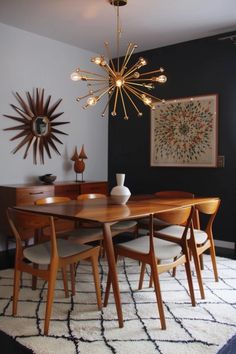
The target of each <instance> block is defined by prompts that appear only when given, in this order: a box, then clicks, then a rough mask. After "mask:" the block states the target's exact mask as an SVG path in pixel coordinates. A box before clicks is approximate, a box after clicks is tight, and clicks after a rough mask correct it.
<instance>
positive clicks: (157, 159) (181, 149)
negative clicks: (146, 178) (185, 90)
mask: <svg viewBox="0 0 236 354" xmlns="http://www.w3.org/2000/svg"><path fill="white" fill-rule="evenodd" d="M217 136H218V96H217V94H214V95H206V96H205V95H204V96H197V97H185V98H178V99H173V100H167V101H165V102H157V103H156V104H155V109H154V110H152V111H151V159H150V160H151V166H163V167H217V152H218V151H217V149H218V147H217V144H218V139H217Z"/></svg>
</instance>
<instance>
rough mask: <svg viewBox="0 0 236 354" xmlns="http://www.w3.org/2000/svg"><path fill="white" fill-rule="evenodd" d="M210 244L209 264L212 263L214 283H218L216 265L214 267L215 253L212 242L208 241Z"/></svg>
mask: <svg viewBox="0 0 236 354" xmlns="http://www.w3.org/2000/svg"><path fill="white" fill-rule="evenodd" d="M210 243H211V247H210V255H211V262H212V266H213V271H214V276H215V281H219V277H218V271H217V265H216V253H215V246H214V241H213V240H210Z"/></svg>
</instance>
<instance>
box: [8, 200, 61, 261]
mask: <svg viewBox="0 0 236 354" xmlns="http://www.w3.org/2000/svg"><path fill="white" fill-rule="evenodd" d="M7 218H8V222H9V224H10V227H11V229H12V232H13V235H14V237H15V239H16V252H17V253H18V255H19V252H22V250H23V246H22V241H24V239H25V238H24V231H25V230H31V231H32V237H36V236H37V235H39V234H40V233H41V231H42V229H43V228H45V227H48V226H49V227H50V230H51V233H50V235H51V243H52V251H53V252H54V253H55V250H57V246H56V234H55V226H54V219H53V217H52V216H44V215H41V214H40V215H39V214H35V213H30V212H23V211H20V210H17V209H14V208H11V207H9V208H8V209H7ZM56 253H57V252H56Z"/></svg>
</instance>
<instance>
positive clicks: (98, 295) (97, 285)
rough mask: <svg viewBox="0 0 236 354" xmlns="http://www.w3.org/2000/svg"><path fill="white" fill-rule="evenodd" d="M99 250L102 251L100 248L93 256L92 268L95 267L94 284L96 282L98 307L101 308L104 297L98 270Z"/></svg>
mask: <svg viewBox="0 0 236 354" xmlns="http://www.w3.org/2000/svg"><path fill="white" fill-rule="evenodd" d="M99 252H100V249H99V251H98V252H97V254H94V255H93V256H92V257H91V262H92V268H93V279H94V284H95V290H96V296H97V304H98V309H99V310H101V309H102V298H101V286H100V280H99V272H98V255H99Z"/></svg>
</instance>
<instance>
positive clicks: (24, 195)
mask: <svg viewBox="0 0 236 354" xmlns="http://www.w3.org/2000/svg"><path fill="white" fill-rule="evenodd" d="M53 195H54V186H53V185H49V186H46V185H43V186H33V187H28V188H18V189H17V190H16V205H22V204H34V202H35V201H36V200H37V199H41V198H45V197H52V196H53Z"/></svg>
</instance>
